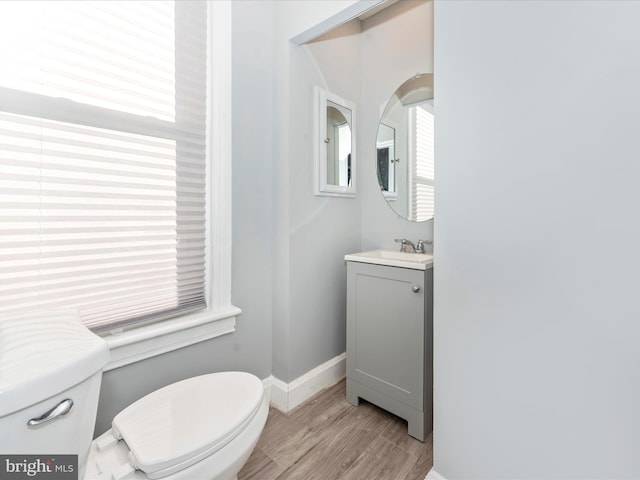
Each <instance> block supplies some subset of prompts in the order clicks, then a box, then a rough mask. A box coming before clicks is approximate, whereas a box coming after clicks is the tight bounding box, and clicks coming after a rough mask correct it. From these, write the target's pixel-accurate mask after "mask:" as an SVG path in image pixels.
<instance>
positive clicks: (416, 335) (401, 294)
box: [347, 261, 433, 440]
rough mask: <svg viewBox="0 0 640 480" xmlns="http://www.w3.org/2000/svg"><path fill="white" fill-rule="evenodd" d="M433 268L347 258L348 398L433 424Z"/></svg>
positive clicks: (416, 424) (415, 425)
mask: <svg viewBox="0 0 640 480" xmlns="http://www.w3.org/2000/svg"><path fill="white" fill-rule="evenodd" d="M432 299H433V269H432V268H431V267H428V268H427V269H425V270H418V269H411V268H400V267H393V266H385V265H375V264H370V263H360V262H353V261H349V262H347V401H349V403H351V404H353V405H358V403H359V401H360V399H361V398H362V399H365V400H367V401H369V402H371V403H373V404H374V405H377V406H379V407H381V408H384V409H385V410H387V411H389V412H392V413H394V414H396V415H398V416H399V417H401V418H404V419H405V420H407V423H408V427H409V435H411V436H413V437H415V438H417V439H419V440H424V439H425V437H426V436H427V435H429V433H430V432H431V430H432V427H433V400H432V397H433V387H432V385H433V313H432V312H433V300H432Z"/></svg>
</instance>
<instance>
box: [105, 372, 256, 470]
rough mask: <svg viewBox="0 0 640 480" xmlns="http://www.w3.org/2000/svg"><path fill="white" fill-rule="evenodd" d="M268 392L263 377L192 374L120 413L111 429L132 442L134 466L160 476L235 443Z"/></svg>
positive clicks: (245, 374) (131, 458)
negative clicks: (264, 386)
mask: <svg viewBox="0 0 640 480" xmlns="http://www.w3.org/2000/svg"><path fill="white" fill-rule="evenodd" d="M263 393H264V389H263V386H262V381H261V380H260V379H258V378H257V377H255V376H254V375H251V374H249V373H244V372H220V373H213V374H209V375H202V376H199V377H193V378H189V379H187V380H183V381H180V382H177V383H174V384H171V385H168V386H166V387H164V388H161V389H159V390H156V391H154V392H152V393H150V394H149V395H147V396H146V397H143V398H141V399H140V400H138V401H136V402H135V403H133V404H131V405H130V406H128V407H127V408H125V409H124V410H122V411H121V412H120V413H119V414H118V415H116V417H115V418H114V419H113V423H112V427H113V430H114V433H115V435H116V436H117V437H118V438H122V439H123V440H124V441H125V442H126V443H127V446H128V447H129V450H130V452H131V453H130V454H129V461H130V463H131V464H132V466H133V467H134V468H137V469H139V470H142V471H143V472H145V473H146V474H147V475H148V476H149V477H150V478H158V477H161V476H164V475H168V474H171V473H174V472H176V471H178V470H182V469H183V468H186V467H188V466H190V465H193V464H194V463H196V462H198V461H199V460H201V459H202V458H204V457H207V456H209V455H211V454H212V453H214V452H215V451H217V450H219V449H220V448H222V447H223V446H224V445H226V444H227V443H228V442H230V441H231V440H232V439H233V438H234V437H235V436H236V435H238V433H240V432H241V431H242V430H243V429H244V428H245V427H246V425H247V424H248V423H249V422H250V421H251V419H252V418H253V416H254V415H255V414H256V412H257V411H258V410H259V408H260V405H261V403H262V398H263ZM154 472H157V474H156V475H152V474H153V473H154ZM150 474H151V475H150Z"/></svg>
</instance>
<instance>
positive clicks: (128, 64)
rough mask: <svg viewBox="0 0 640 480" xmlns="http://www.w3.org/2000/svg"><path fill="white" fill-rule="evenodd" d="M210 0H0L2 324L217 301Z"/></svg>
mask: <svg viewBox="0 0 640 480" xmlns="http://www.w3.org/2000/svg"><path fill="white" fill-rule="evenodd" d="M206 8H207V5H206V2H196V1H193V2H192V1H177V2H170V1H149V2H143V1H135V2H132V1H122V2H120V1H113V0H109V1H78V0H76V1H67V2H57V1H43V2H39V1H28V2H20V1H18V2H13V1H2V2H0V313H8V312H14V311H25V310H30V309H51V308H59V307H71V308H77V309H79V310H80V313H81V317H82V319H83V321H84V322H85V324H87V325H88V326H90V327H92V328H96V329H100V328H106V327H107V326H108V327H109V328H112V327H113V326H114V325H120V324H123V323H130V322H136V321H150V320H157V319H163V318H169V317H172V316H176V315H178V314H181V313H184V312H188V311H193V310H197V309H201V308H204V307H205V306H206V305H205V187H206V185H205V178H206V175H205V149H206V75H207V62H206V57H207V24H206V19H207V12H206Z"/></svg>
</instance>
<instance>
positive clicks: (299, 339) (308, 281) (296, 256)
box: [282, 23, 360, 381]
mask: <svg viewBox="0 0 640 480" xmlns="http://www.w3.org/2000/svg"><path fill="white" fill-rule="evenodd" d="M359 34H360V26H359V24H358V23H348V24H346V25H343V26H342V27H340V28H338V29H337V30H335V31H334V32H332V33H331V35H330V36H328V37H327V36H326V37H324V38H323V40H322V41H317V42H313V43H311V44H309V45H306V46H302V47H294V48H292V51H291V56H290V64H289V65H290V100H291V104H290V110H289V113H290V121H291V123H290V129H289V131H290V138H289V145H290V150H289V152H290V153H289V155H290V157H289V162H290V167H289V168H290V176H289V181H290V186H289V191H290V194H291V197H290V205H289V222H290V225H289V242H290V245H289V246H290V250H289V255H290V256H289V261H290V270H289V272H290V281H291V283H290V303H289V308H290V310H289V313H290V316H291V324H290V335H291V337H290V341H291V344H290V357H289V361H290V368H289V376H288V378H286V379H282V380H285V381H291V380H293V379H295V378H297V377H299V376H300V375H302V374H304V373H306V372H308V371H309V370H311V369H312V368H314V367H316V366H318V365H320V364H321V363H323V362H325V361H327V360H329V359H331V358H333V357H335V356H336V355H339V354H340V353H342V352H344V351H345V342H346V340H345V335H346V333H345V332H346V323H345V322H346V309H347V307H346V289H347V286H346V269H345V265H344V255H345V254H346V253H348V252H351V251H358V250H359V249H360V199H359V198H338V197H327V196H316V195H314V175H315V172H314V156H313V152H314V131H313V129H314V109H313V99H314V86H318V87H320V88H322V89H324V90H326V91H329V92H331V93H334V94H336V95H338V96H340V97H343V98H346V99H348V100H352V101H354V102H355V101H357V99H358V96H359V92H360V69H359V62H358V59H359V57H360V39H359ZM357 115H358V112H357V109H356V116H357ZM356 121H357V118H356ZM356 154H357V152H356ZM356 162H357V160H356Z"/></svg>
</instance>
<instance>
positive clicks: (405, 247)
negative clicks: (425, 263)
mask: <svg viewBox="0 0 640 480" xmlns="http://www.w3.org/2000/svg"><path fill="white" fill-rule="evenodd" d="M395 241H396V242H398V243H400V251H401V252H406V253H426V252H425V250H424V246H425V245H432V244H433V242H432V241H431V240H418V246H415V245H414V244H413V242H412V241H411V240H407V239H406V238H396V239H395Z"/></svg>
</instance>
